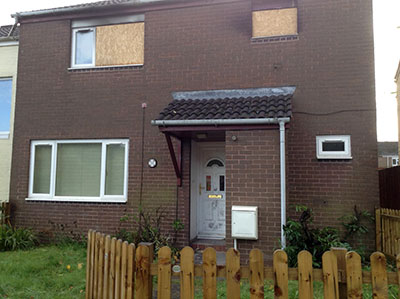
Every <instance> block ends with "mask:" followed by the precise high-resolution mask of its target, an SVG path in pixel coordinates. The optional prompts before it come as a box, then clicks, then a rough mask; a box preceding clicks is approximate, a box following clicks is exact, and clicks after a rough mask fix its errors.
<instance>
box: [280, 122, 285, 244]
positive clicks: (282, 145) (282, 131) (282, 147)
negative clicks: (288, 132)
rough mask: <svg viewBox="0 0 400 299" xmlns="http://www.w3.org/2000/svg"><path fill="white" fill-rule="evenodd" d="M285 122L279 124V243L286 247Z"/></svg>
mask: <svg viewBox="0 0 400 299" xmlns="http://www.w3.org/2000/svg"><path fill="white" fill-rule="evenodd" d="M285 123H286V122H285V121H280V122H279V132H280V150H281V154H280V156H281V163H280V164H281V242H282V248H285V247H286V238H285V234H284V232H283V226H284V225H286V159H285Z"/></svg>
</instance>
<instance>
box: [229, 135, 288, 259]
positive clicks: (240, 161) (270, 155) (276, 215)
mask: <svg viewBox="0 0 400 299" xmlns="http://www.w3.org/2000/svg"><path fill="white" fill-rule="evenodd" d="M232 136H236V137H237V140H236V141H233V140H232ZM225 151H226V152H225V155H226V156H225V157H226V206H227V211H226V216H227V217H226V228H227V229H226V236H227V245H228V246H229V247H231V246H232V244H233V240H232V238H231V237H230V236H231V228H232V227H231V223H232V217H231V206H233V205H242V206H258V229H259V235H258V237H259V240H257V241H253V240H252V241H250V240H238V249H239V251H240V252H241V254H242V255H244V256H247V255H248V254H249V253H250V250H251V249H252V248H262V249H263V250H264V251H265V252H266V253H270V252H272V251H273V250H274V249H276V248H277V247H279V243H278V240H279V239H280V223H281V220H280V219H281V212H280V211H281V208H280V207H281V200H280V156H279V130H264V131H229V132H227V134H226V145H225ZM266 258H271V255H269V254H267V256H266Z"/></svg>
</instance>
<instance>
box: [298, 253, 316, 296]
mask: <svg viewBox="0 0 400 299" xmlns="http://www.w3.org/2000/svg"><path fill="white" fill-rule="evenodd" d="M297 264H298V268H299V270H298V280H299V299H312V298H314V288H313V268H312V255H311V253H309V252H308V251H306V250H302V251H300V252H299V254H298V255H297Z"/></svg>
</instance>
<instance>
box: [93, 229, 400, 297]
mask: <svg viewBox="0 0 400 299" xmlns="http://www.w3.org/2000/svg"><path fill="white" fill-rule="evenodd" d="M151 251H152V249H151V247H150V246H138V248H135V245H133V244H128V243H127V242H122V241H121V240H116V239H115V238H111V237H110V236H105V235H104V234H101V233H98V232H95V231H89V237H88V253H87V273H86V298H110V299H111V298H124V299H125V298H137V299H150V298H152V288H153V286H152V281H153V279H152V278H153V276H157V298H161V299H170V298H171V280H172V277H173V276H177V277H179V278H180V298H181V299H191V298H194V290H195V289H194V281H195V278H196V277H201V278H202V280H203V298H207V299H208V298H213V299H216V298H217V278H224V279H225V281H226V298H229V299H236V298H240V282H241V280H242V279H248V281H249V284H250V298H251V299H256V298H264V284H265V280H271V281H274V293H275V298H288V296H289V287H288V282H289V280H297V281H298V298H299V299H311V298H313V281H321V282H323V287H324V298H327V299H331V298H332V299H339V298H362V296H363V288H362V285H363V284H372V292H373V297H374V298H388V285H389V284H393V285H399V282H400V271H398V272H387V270H386V257H385V255H384V254H383V253H380V252H375V253H373V254H372V255H371V272H369V271H362V267H361V258H360V256H359V255H358V254H357V253H356V252H346V250H345V249H332V250H331V251H327V252H325V253H324V255H323V257H322V264H323V266H322V269H313V268H312V256H311V254H310V253H309V252H308V251H302V252H300V253H299V255H298V268H288V258H287V255H286V253H285V252H284V251H282V250H276V251H275V252H274V254H273V267H265V266H264V255H263V253H262V252H261V251H260V250H259V249H253V250H252V251H251V252H250V257H249V265H246V266H242V265H241V264H240V253H239V252H238V251H237V250H234V249H232V248H231V249H229V250H228V251H227V252H226V265H224V266H219V265H217V262H216V251H215V250H214V249H213V248H207V249H206V250H204V252H203V263H202V264H201V265H195V264H194V251H193V249H192V248H190V247H185V248H184V249H182V251H181V252H180V264H179V267H177V266H176V265H175V266H174V267H172V265H171V261H172V258H171V249H170V248H168V247H163V248H161V249H160V250H159V251H158V259H157V263H154V262H153V259H152V252H151ZM397 268H398V269H400V255H399V256H398V257H397ZM399 296H400V294H399ZM399 298H400V297H399Z"/></svg>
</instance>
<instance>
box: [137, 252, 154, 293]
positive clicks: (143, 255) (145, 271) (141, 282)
mask: <svg viewBox="0 0 400 299" xmlns="http://www.w3.org/2000/svg"><path fill="white" fill-rule="evenodd" d="M135 266H136V279H135V298H138V299H148V298H150V295H151V294H149V289H150V288H149V285H148V284H149V276H150V259H149V247H147V246H142V245H139V247H138V248H137V250H136V265H135Z"/></svg>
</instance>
